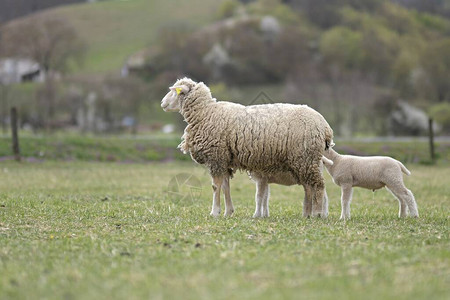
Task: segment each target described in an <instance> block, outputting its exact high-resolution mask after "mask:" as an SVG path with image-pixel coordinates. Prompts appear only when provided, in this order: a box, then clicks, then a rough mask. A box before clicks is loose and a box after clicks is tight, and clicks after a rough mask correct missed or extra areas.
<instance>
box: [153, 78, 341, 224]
mask: <svg viewBox="0 0 450 300" xmlns="http://www.w3.org/2000/svg"><path fill="white" fill-rule="evenodd" d="M169 89H170V91H169V92H168V93H167V95H166V96H165V97H164V98H163V99H162V101H161V107H162V108H163V109H164V111H168V112H170V111H173V112H180V113H181V115H182V116H183V117H184V120H185V122H186V123H187V126H186V128H185V130H184V134H183V136H182V142H181V144H180V145H179V146H178V147H179V148H180V150H181V151H183V152H184V153H187V152H189V153H190V155H191V158H192V159H193V160H194V161H195V162H197V163H199V164H202V165H205V166H206V167H207V168H208V170H209V173H210V175H211V177H212V188H213V205H212V209H211V215H212V216H218V215H219V214H220V190H221V188H223V189H224V195H225V215H226V216H229V215H231V214H233V212H234V208H233V205H232V201H231V196H230V190H229V179H230V178H231V177H232V176H233V174H234V173H235V172H236V171H237V170H246V171H249V172H259V173H261V174H265V175H267V176H269V177H270V175H274V174H277V173H279V172H282V173H287V172H289V173H290V174H292V176H293V178H294V180H295V182H296V183H297V184H302V185H303V186H304V187H305V189H306V190H307V191H309V192H308V193H307V200H306V201H308V202H309V203H311V205H312V209H311V215H313V216H318V217H324V212H323V206H322V199H323V194H324V189H325V183H324V179H323V175H322V172H321V171H320V161H321V157H322V152H323V151H324V149H326V148H327V147H328V145H330V144H331V141H332V138H333V130H332V129H331V127H330V126H329V125H328V123H327V122H326V121H325V119H324V118H323V117H322V115H320V114H319V113H318V112H316V111H315V110H313V109H312V108H309V107H308V106H306V105H293V104H265V105H253V106H243V105H240V104H236V103H232V102H226V101H217V100H216V99H215V98H213V97H212V96H211V92H210V90H209V88H208V87H207V86H206V85H205V84H204V83H203V82H199V83H197V82H195V81H193V80H191V79H189V78H183V79H179V80H178V81H177V82H176V83H175V84H174V85H173V86H172V87H170V88H169Z"/></svg>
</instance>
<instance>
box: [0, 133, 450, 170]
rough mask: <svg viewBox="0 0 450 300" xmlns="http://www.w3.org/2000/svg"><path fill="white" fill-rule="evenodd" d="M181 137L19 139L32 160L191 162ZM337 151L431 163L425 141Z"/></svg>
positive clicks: (348, 144)
mask: <svg viewBox="0 0 450 300" xmlns="http://www.w3.org/2000/svg"><path fill="white" fill-rule="evenodd" d="M181 135H182V134H181V133H174V134H171V135H164V134H152V135H147V136H130V135H123V136H95V135H86V136H83V135H78V134H66V133H59V134H58V133H57V134H54V135H47V136H46V135H43V136H34V135H30V134H29V133H26V132H23V133H21V135H20V147H21V152H22V155H23V156H24V157H25V158H26V159H31V160H35V159H38V160H66V161H67V160H79V161H118V162H150V161H171V160H190V157H189V155H183V154H182V153H181V152H180V151H179V150H178V149H176V147H177V145H178V144H179V143H180V136H181ZM336 143H337V145H336V150H337V151H338V152H339V153H342V154H354V155H365V156H367V155H387V156H391V157H394V158H395V159H398V160H400V161H402V162H405V163H422V164H427V163H429V161H430V159H429V154H428V143H427V142H425V141H423V140H422V141H421V140H417V141H407V142H361V141H359V142H358V141H345V140H339V141H336ZM11 148H12V146H11V138H10V137H7V136H3V137H0V161H1V160H2V158H4V157H9V158H11V157H12V155H11V154H12V153H11ZM436 151H437V154H438V158H439V160H438V163H439V164H442V165H448V164H449V162H450V143H449V142H440V143H436Z"/></svg>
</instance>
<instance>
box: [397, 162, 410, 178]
mask: <svg viewBox="0 0 450 300" xmlns="http://www.w3.org/2000/svg"><path fill="white" fill-rule="evenodd" d="M398 164H399V165H400V168H401V169H402V172H403V173H405V174H406V175H408V176H409V175H411V172H410V171H409V170H408V169H407V168H406V167H405V166H404V165H403V164H402V163H401V162H398Z"/></svg>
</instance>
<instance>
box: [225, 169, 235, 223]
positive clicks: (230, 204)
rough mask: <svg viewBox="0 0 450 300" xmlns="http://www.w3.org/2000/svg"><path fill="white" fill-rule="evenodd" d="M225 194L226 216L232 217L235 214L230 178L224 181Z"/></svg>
mask: <svg viewBox="0 0 450 300" xmlns="http://www.w3.org/2000/svg"><path fill="white" fill-rule="evenodd" d="M222 189H223V194H224V196H225V214H224V216H231V215H232V214H233V213H234V207H233V201H231V194H230V177H225V179H224V180H223V185H222Z"/></svg>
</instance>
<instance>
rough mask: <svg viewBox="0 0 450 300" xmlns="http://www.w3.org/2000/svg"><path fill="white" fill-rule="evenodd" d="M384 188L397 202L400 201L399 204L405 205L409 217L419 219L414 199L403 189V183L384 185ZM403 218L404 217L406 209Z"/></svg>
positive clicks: (408, 191)
mask: <svg viewBox="0 0 450 300" xmlns="http://www.w3.org/2000/svg"><path fill="white" fill-rule="evenodd" d="M386 188H387V189H388V190H389V191H390V192H391V193H392V194H393V195H394V196H395V197H396V198H397V199H398V201H400V203H402V202H403V203H406V205H407V206H408V209H409V215H410V216H411V217H415V218H417V217H419V212H418V210H417V203H416V199H414V195H413V193H412V192H411V191H410V190H408V189H407V188H406V187H405V185H404V184H403V182H395V183H393V184H389V185H386ZM400 205H401V204H400ZM404 216H406V208H405V214H404Z"/></svg>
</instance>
